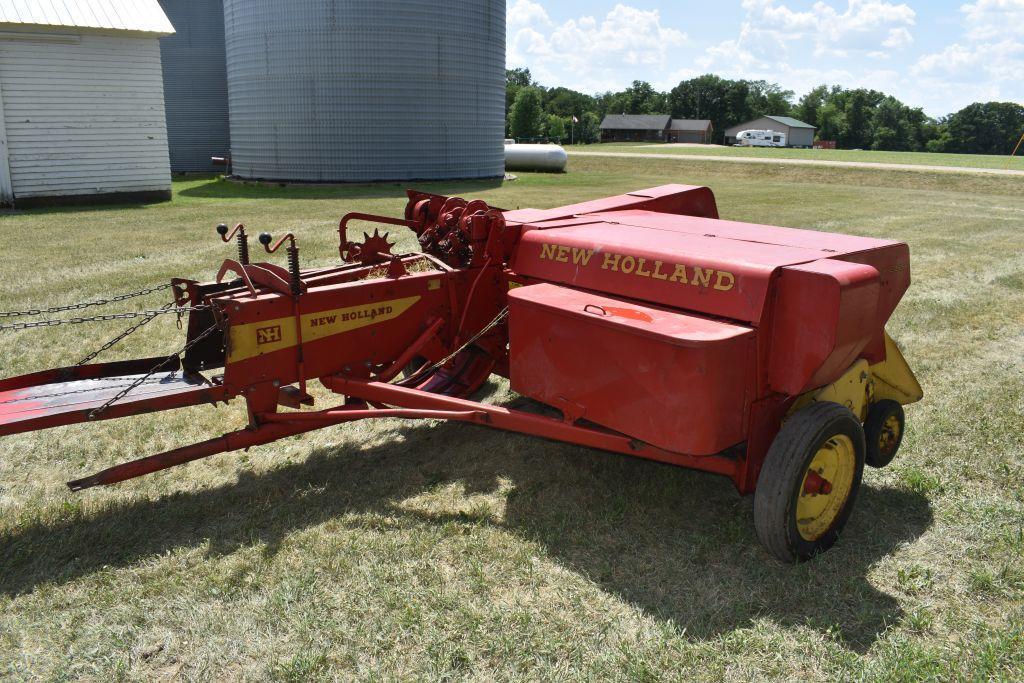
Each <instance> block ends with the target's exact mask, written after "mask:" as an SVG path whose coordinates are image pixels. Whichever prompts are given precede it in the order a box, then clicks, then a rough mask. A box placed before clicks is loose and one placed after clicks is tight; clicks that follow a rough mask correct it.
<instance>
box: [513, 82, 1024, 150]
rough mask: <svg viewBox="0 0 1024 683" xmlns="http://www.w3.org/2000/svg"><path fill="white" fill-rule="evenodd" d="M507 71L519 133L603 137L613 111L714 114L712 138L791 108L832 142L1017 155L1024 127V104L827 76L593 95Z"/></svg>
mask: <svg viewBox="0 0 1024 683" xmlns="http://www.w3.org/2000/svg"><path fill="white" fill-rule="evenodd" d="M505 75H506V79H505V112H506V127H505V132H506V135H508V136H509V137H512V138H515V139H517V140H522V141H528V140H541V139H546V140H551V141H553V142H558V143H564V142H569V141H570V139H571V140H572V141H574V142H577V143H585V144H586V143H593V142H598V141H599V140H600V136H601V131H600V127H599V126H600V123H601V120H602V119H603V118H604V116H605V115H606V114H669V115H671V116H672V117H673V118H679V119H710V120H711V123H712V124H713V126H714V137H713V141H714V142H717V143H719V144H721V143H722V142H724V138H725V129H726V128H729V127H731V126H734V125H736V124H739V123H743V122H744V121H750V120H753V119H756V118H758V117H759V116H765V115H772V116H792V117H793V118H796V119H799V120H801V121H804V122H806V123H810V124H811V125H814V126H817V127H818V131H817V138H818V139H819V140H831V141H835V142H836V145H837V146H838V147H839V148H841V149H874V150H888V151H907V152H921V151H928V152H958V153H966V154H1010V153H1012V152H1013V150H1014V147H1015V146H1016V144H1017V141H1018V140H1019V139H1020V136H1021V134H1022V133H1024V106H1021V105H1020V104H1017V103H1014V102H977V103H975V104H971V105H969V106H967V107H965V108H963V109H961V110H960V111H958V112H956V113H955V114H950V115H949V116H944V117H941V118H938V119H933V118H930V117H928V116H927V115H926V114H925V113H924V112H923V111H922V110H921V109H920V108H916V107H910V106H908V105H906V104H904V103H903V102H900V101H899V100H898V99H896V98H895V97H892V96H891V95H886V94H885V93H882V92H879V91H877V90H869V89H865V88H855V89H846V88H843V87H840V86H831V87H830V86H827V85H822V86H819V87H817V88H814V89H813V90H811V91H810V92H809V93H807V94H806V95H804V96H803V97H800V98H799V99H796V97H795V94H794V93H793V91H792V90H785V89H783V88H781V87H779V86H778V85H777V84H775V83H768V82H767V81H750V80H743V79H741V80H730V79H727V78H721V77H719V76H715V75H713V74H705V75H703V76H699V77H697V78H693V79H690V80H686V81H681V82H680V83H679V85H677V86H676V87H674V88H672V89H671V90H669V91H668V92H659V91H658V90H656V89H655V88H654V87H653V86H652V85H651V84H650V83H647V82H646V81H633V84H632V85H630V86H629V87H628V88H626V89H625V90H623V91H621V92H606V93H600V94H597V95H587V94H585V93H581V92H578V91H576V90H572V89H570V88H563V87H557V88H546V87H544V86H542V85H540V84H539V83H537V82H535V81H534V80H533V77H532V75H531V74H530V70H529V69H509V70H507V71H506V72H505ZM574 119H575V121H574Z"/></svg>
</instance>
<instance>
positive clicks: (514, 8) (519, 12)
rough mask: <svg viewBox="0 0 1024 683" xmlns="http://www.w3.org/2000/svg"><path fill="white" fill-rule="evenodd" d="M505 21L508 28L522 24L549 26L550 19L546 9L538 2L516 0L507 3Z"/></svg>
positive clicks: (514, 27)
mask: <svg viewBox="0 0 1024 683" xmlns="http://www.w3.org/2000/svg"><path fill="white" fill-rule="evenodd" d="M506 21H507V24H508V27H509V29H510V30H514V29H518V28H522V27H524V26H536V25H540V26H550V25H551V19H550V18H549V17H548V13H547V10H545V9H544V7H543V6H541V5H540V4H539V3H536V2H531V1H530V0H516V1H515V2H514V3H511V4H509V5H508V9H507V11H506Z"/></svg>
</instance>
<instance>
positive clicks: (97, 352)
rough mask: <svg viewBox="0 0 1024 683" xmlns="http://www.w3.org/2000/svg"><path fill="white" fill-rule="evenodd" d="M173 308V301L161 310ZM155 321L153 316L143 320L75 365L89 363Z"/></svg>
mask: <svg viewBox="0 0 1024 683" xmlns="http://www.w3.org/2000/svg"><path fill="white" fill-rule="evenodd" d="M172 306H174V302H173V301H172V302H170V303H167V304H164V306H163V308H161V309H160V310H162V311H165V310H167V309H169V308H171V307H172ZM155 319H156V316H155V315H151V316H149V317H146V318H143V319H142V320H141V321H140V322H137V323H135V324H134V325H132V326H131V327H129V328H128V329H127V330H125V331H124V332H122V333H121V334H119V335H117V336H116V337H114V338H113V339H111V340H110V341H108V342H107V343H106V344H104V345H103V346H101V347H100V348H98V349H96V350H95V351H93V352H92V353H90V354H89V355H88V356H86V357H85V358H83V359H82V360H80V361H78V362H77V363H75V365H85V364H86V363H88V362H89V361H91V360H93V359H94V358H96V356H98V355H100V354H101V353H103V352H104V351H106V350H107V349H109V348H111V347H112V346H114V345H115V344H117V343H118V342H120V341H121V340H122V339H124V338H125V337H127V336H128V335H130V334H132V333H133V332H136V331H138V330H140V329H142V328H143V327H145V326H146V325H148V324H149V323H151V322H152V321H153V320H155Z"/></svg>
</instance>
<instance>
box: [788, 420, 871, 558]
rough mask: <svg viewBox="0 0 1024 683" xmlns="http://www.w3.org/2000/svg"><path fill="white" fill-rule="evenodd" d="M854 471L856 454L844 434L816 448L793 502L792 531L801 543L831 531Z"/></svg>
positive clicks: (843, 504) (814, 539)
mask: <svg viewBox="0 0 1024 683" xmlns="http://www.w3.org/2000/svg"><path fill="white" fill-rule="evenodd" d="M856 470H857V451H856V449H855V448H854V445H853V441H852V440H851V439H850V437H848V436H846V435H845V434H837V435H836V436H833V437H832V438H830V439H829V440H828V441H826V442H825V443H824V444H822V446H821V448H819V449H818V452H817V453H815V454H814V458H813V459H812V460H811V464H810V466H809V467H808V468H807V471H806V472H804V476H803V480H802V481H801V483H800V495H799V497H798V498H797V503H796V528H797V530H798V531H799V532H800V536H801V537H803V539H804V540H805V541H816V540H818V539H819V538H821V537H822V536H824V535H825V533H826V532H827V531H828V530H829V529H831V528H832V525H833V524H834V523H835V521H836V518H837V517H838V516H839V514H840V513H841V512H842V511H843V508H845V507H846V501H847V499H848V498H849V497H850V490H851V489H852V488H853V475H854V473H855V472H856Z"/></svg>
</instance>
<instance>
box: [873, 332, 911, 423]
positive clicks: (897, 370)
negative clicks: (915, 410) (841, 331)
mask: <svg viewBox="0 0 1024 683" xmlns="http://www.w3.org/2000/svg"><path fill="white" fill-rule="evenodd" d="M871 374H872V376H873V377H874V380H875V400H876V401H877V400H879V399H883V398H888V399H891V400H893V401H896V402H897V403H900V404H901V405H907V404H908V403H916V402H917V401H920V400H921V399H922V398H923V397H924V390H923V389H921V384H920V383H919V382H918V381H917V377H915V376H914V371H913V370H911V369H910V366H909V365H908V364H907V360H906V359H905V358H904V357H903V353H902V352H900V347H898V346H896V342H894V341H893V340H892V337H890V336H889V333H888V332H886V333H885V360H884V361H882V362H881V363H876V364H875V365H872V366H871Z"/></svg>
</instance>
